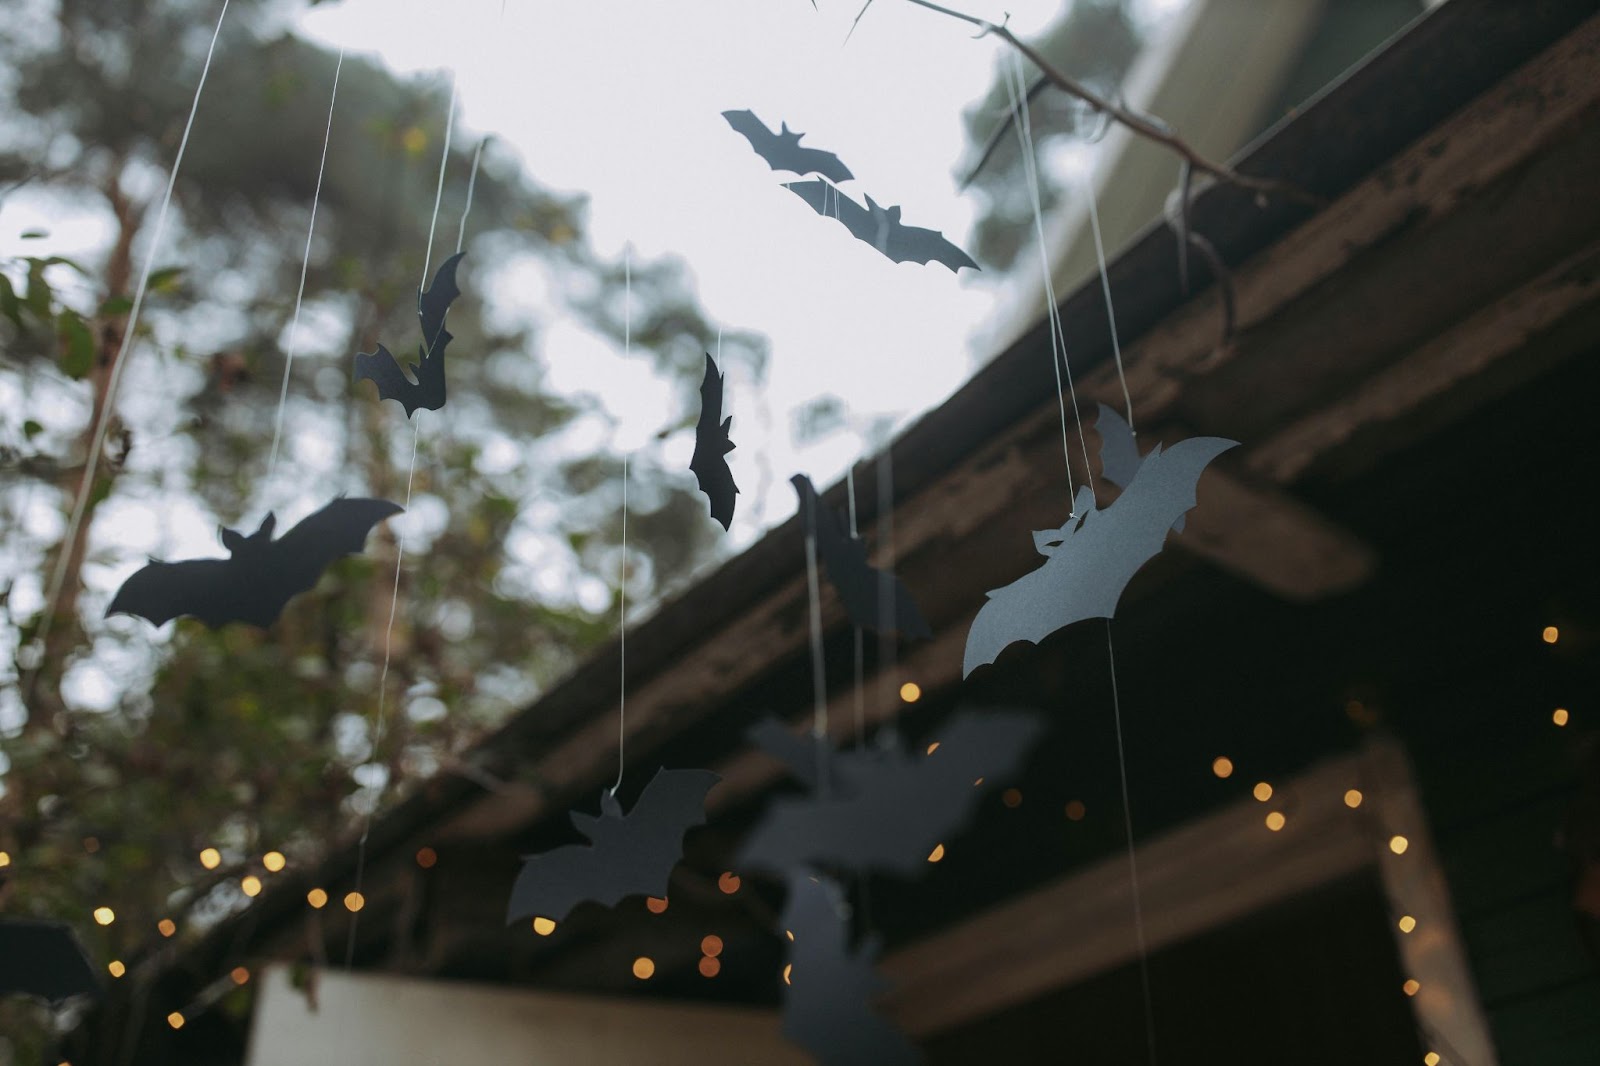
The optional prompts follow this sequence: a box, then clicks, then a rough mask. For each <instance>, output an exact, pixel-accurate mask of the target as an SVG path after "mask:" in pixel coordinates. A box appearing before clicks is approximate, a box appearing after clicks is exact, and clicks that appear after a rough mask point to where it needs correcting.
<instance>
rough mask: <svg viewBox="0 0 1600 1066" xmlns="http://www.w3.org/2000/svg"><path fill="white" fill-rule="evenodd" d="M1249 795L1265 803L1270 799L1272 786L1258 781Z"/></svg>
mask: <svg viewBox="0 0 1600 1066" xmlns="http://www.w3.org/2000/svg"><path fill="white" fill-rule="evenodd" d="M1250 794H1251V795H1252V796H1254V797H1255V798H1256V799H1258V800H1260V801H1261V802H1262V803H1265V802H1267V800H1269V799H1271V798H1272V786H1271V785H1269V784H1267V783H1266V782H1265V781H1258V782H1256V787H1255V788H1253V789H1251V790H1250Z"/></svg>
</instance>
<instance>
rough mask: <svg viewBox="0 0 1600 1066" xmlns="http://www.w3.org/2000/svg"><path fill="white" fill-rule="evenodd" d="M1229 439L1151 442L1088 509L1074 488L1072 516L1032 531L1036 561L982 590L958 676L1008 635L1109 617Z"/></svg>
mask: <svg viewBox="0 0 1600 1066" xmlns="http://www.w3.org/2000/svg"><path fill="white" fill-rule="evenodd" d="M1237 446H1238V441H1231V440H1224V439H1222V438H1221V437H1191V438H1189V439H1188V440H1183V441H1179V442H1178V443H1177V444H1174V445H1173V446H1172V447H1171V448H1169V449H1167V450H1166V451H1162V449H1161V447H1160V446H1159V445H1157V446H1156V448H1155V449H1154V450H1153V451H1151V453H1150V454H1149V455H1147V456H1145V457H1144V459H1142V460H1141V461H1140V463H1139V468H1138V471H1137V472H1136V473H1135V474H1134V476H1133V477H1132V479H1130V480H1129V482H1128V485H1127V487H1126V488H1125V489H1123V492H1122V495H1121V496H1118V497H1117V499H1116V502H1114V503H1112V504H1111V506H1109V507H1107V508H1106V509H1105V510H1103V511H1097V510H1095V509H1094V495H1093V493H1091V492H1090V490H1089V489H1088V488H1087V487H1084V488H1082V489H1080V490H1079V493H1078V503H1077V507H1076V508H1075V510H1076V512H1077V513H1078V515H1079V516H1080V517H1078V518H1074V519H1071V520H1069V521H1068V522H1067V524H1066V525H1064V526H1062V527H1061V528H1060V529H1053V530H1044V531H1035V533H1034V534H1033V541H1034V547H1035V548H1037V549H1038V551H1039V554H1040V555H1043V556H1044V557H1045V562H1044V565H1043V566H1041V567H1039V568H1038V569H1037V570H1035V571H1033V572H1032V573H1029V574H1024V575H1023V576H1022V577H1020V578H1018V579H1017V580H1015V581H1013V582H1012V583H1011V584H1009V585H1006V586H1005V587H1004V588H998V589H995V590H993V591H992V592H990V593H989V602H987V603H985V604H984V605H983V607H982V609H980V610H979V611H978V616H977V617H976V618H974V619H973V620H972V629H971V630H970V631H969V632H968V633H967V650H966V654H965V656H964V658H963V662H962V676H963V677H965V676H967V675H969V674H971V673H972V671H973V670H975V669H977V668H978V667H980V666H982V665H984V664H985V663H992V662H994V660H995V658H996V657H997V656H998V655H999V654H1000V653H1001V652H1002V651H1003V650H1005V648H1006V647H1007V646H1008V645H1010V644H1013V643H1015V642H1016V641H1019V640H1026V641H1029V642H1030V643H1033V644H1037V643H1039V641H1041V640H1043V639H1044V638H1045V637H1047V636H1049V635H1050V634H1051V633H1054V632H1055V631H1056V630H1058V629H1061V628H1063V627H1065V626H1069V625H1071V624H1072V623H1073V622H1077V621H1081V620H1082V619H1085V618H1110V617H1111V616H1112V615H1113V614H1114V613H1115V612H1116V609H1117V601H1118V600H1120V599H1121V598H1122V590H1123V589H1124V588H1125V587H1126V586H1127V584H1128V582H1129V581H1130V580H1131V579H1132V578H1133V575H1134V574H1135V573H1137V572H1138V571H1139V568H1140V567H1142V566H1144V564H1145V563H1147V562H1149V561H1150V559H1152V558H1153V557H1154V556H1155V555H1156V554H1158V553H1159V552H1160V551H1161V548H1162V546H1163V545H1164V544H1165V543H1166V539H1167V530H1168V529H1170V528H1172V524H1173V523H1174V522H1176V521H1177V520H1178V518H1179V517H1181V516H1182V515H1183V513H1184V512H1185V511H1187V510H1189V508H1191V507H1193V506H1194V505H1195V503H1196V500H1195V495H1194V490H1195V485H1196V483H1197V482H1198V481H1199V480H1200V472H1201V471H1202V470H1204V469H1205V468H1206V466H1207V464H1209V463H1210V462H1211V460H1213V459H1215V458H1216V457H1217V456H1219V455H1221V454H1222V453H1223V452H1225V451H1227V450H1228V449H1229V448H1233V447H1237Z"/></svg>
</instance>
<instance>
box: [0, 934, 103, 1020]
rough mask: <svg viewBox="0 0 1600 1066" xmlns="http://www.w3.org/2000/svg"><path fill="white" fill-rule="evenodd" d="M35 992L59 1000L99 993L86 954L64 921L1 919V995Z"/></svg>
mask: <svg viewBox="0 0 1600 1066" xmlns="http://www.w3.org/2000/svg"><path fill="white" fill-rule="evenodd" d="M13 995H22V996H37V997H38V998H39V999H42V1000H44V1001H45V1002H47V1003H52V1004H55V1003H60V1002H62V1001H63V1000H67V999H71V998H72V997H73V996H99V995H100V984H99V982H98V981H96V980H95V973H94V970H93V968H91V967H90V965H89V957H88V956H87V955H85V954H84V951H83V945H82V944H80V943H78V937H77V934H76V933H74V932H73V931H72V927H71V926H69V925H67V924H66V923H65V922H41V921H34V920H31V919H22V918H7V919H0V996H13Z"/></svg>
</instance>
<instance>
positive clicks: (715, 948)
mask: <svg viewBox="0 0 1600 1066" xmlns="http://www.w3.org/2000/svg"><path fill="white" fill-rule="evenodd" d="M700 954H702V955H709V956H710V957H711V958H716V957H717V956H718V955H721V954H722V938H721V937H720V936H718V935H717V934H715V933H711V934H710V935H708V936H706V937H705V938H703V939H702V940H701V941H700Z"/></svg>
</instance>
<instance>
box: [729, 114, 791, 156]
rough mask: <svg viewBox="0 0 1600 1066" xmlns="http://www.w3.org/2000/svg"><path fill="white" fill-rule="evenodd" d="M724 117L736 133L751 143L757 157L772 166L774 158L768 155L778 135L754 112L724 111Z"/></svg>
mask: <svg viewBox="0 0 1600 1066" xmlns="http://www.w3.org/2000/svg"><path fill="white" fill-rule="evenodd" d="M722 117H723V118H725V119H727V120H728V125H730V126H732V127H733V129H734V132H735V133H738V134H739V135H740V136H742V137H743V138H744V139H745V140H747V141H749V142H750V147H751V148H754V149H755V150H756V155H758V156H760V157H761V158H762V159H765V160H766V161H767V164H768V165H769V166H771V165H772V157H771V155H769V154H768V153H770V152H771V151H772V148H773V146H774V145H775V144H777V141H778V135H777V134H776V133H773V132H772V131H771V130H770V129H768V128H767V124H766V123H765V122H762V121H761V120H760V119H759V118H756V113H755V112H754V111H724V112H723V113H722Z"/></svg>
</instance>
